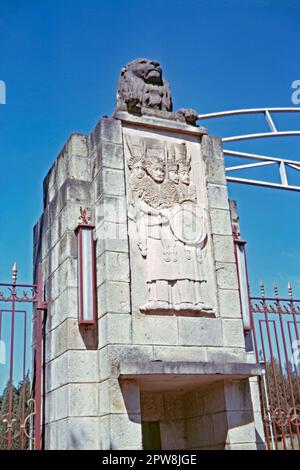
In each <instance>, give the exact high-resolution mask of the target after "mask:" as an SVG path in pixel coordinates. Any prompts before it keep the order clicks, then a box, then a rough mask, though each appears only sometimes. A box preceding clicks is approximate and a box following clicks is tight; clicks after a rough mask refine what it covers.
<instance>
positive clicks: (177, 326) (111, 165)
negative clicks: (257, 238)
mask: <svg viewBox="0 0 300 470" xmlns="http://www.w3.org/2000/svg"><path fill="white" fill-rule="evenodd" d="M195 121H196V112H195V111H193V110H185V109H183V110H179V111H177V112H173V109H172V99H171V95H170V90H169V87H168V84H167V82H166V81H165V80H164V79H163V77H162V71H161V68H160V65H159V64H158V63H157V62H155V61H148V60H146V59H145V60H144V59H143V60H136V61H133V62H131V63H130V64H128V65H127V66H126V67H125V68H124V69H123V70H122V73H121V78H120V82H119V88H118V97H117V107H116V111H115V114H114V116H113V117H112V118H103V119H101V120H100V122H99V123H98V124H97V126H96V127H95V129H94V130H93V131H92V133H91V134H90V135H89V136H84V135H81V134H73V135H72V136H71V138H70V139H69V141H68V142H67V144H66V146H65V147H64V149H63V151H62V152H61V153H60V155H59V156H58V158H57V160H56V162H55V164H54V166H53V167H52V168H51V170H50V172H49V174H48V176H47V177H46V179H45V183H44V212H43V215H42V217H41V219H40V221H39V222H38V224H37V226H36V227H35V254H36V257H35V261H37V260H41V261H42V264H43V273H44V281H45V287H46V295H47V301H48V303H49V311H48V316H47V321H46V327H45V357H44V362H45V384H46V386H45V391H44V401H45V413H44V422H45V447H46V448H49V449H54V448H56V449H60V448H64V449H74V448H75V449H84V448H88V449H119V450H120V449H142V448H148V449H149V448H155V449H158V448H162V449H205V448H212V449H224V448H227V449H239V448H243V449H254V448H256V447H257V446H258V445H259V446H262V445H263V439H264V437H263V431H262V429H261V426H260V424H261V421H260V413H259V403H258V398H257V394H256V392H257V388H255V387H257V385H256V382H255V379H253V378H254V377H256V376H257V375H258V374H259V373H260V369H259V366H258V365H257V364H255V360H254V358H253V354H252V353H249V352H246V349H245V340H244V331H243V322H242V318H241V308H240V299H239V288H238V279H237V271H236V265H235V257H234V245H233V236H232V229H231V220H230V211H229V204H228V193H227V184H226V179H225V171H224V159H223V151H222V145H221V140H220V139H218V138H215V137H211V136H209V135H208V133H207V130H206V129H204V128H202V127H197V126H196V125H195ZM80 207H86V208H87V210H88V212H89V214H90V217H91V219H92V222H93V224H94V225H95V232H94V238H95V243H96V249H95V257H96V266H97V273H96V288H97V324H96V325H92V326H86V327H82V326H81V327H79V325H78V320H77V310H78V309H77V290H78V286H77V268H78V260H77V252H76V238H75V234H74V229H75V227H76V225H77V222H78V216H79V215H80ZM250 385H251V387H252V389H253V390H252V392H251V390H250ZM254 415H256V418H257V419H256V421H255V420H254Z"/></svg>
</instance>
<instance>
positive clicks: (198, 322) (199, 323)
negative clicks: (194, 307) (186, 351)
mask: <svg viewBox="0 0 300 470" xmlns="http://www.w3.org/2000/svg"><path fill="white" fill-rule="evenodd" d="M178 336H179V344H181V345H185V346H222V345H223V338H222V327H221V322H220V319H219V318H183V317H182V318H178Z"/></svg>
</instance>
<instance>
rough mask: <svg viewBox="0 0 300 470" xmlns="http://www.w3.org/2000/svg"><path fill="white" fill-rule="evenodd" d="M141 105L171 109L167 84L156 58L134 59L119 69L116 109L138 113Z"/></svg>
mask: <svg viewBox="0 0 300 470" xmlns="http://www.w3.org/2000/svg"><path fill="white" fill-rule="evenodd" d="M142 107H144V108H148V109H149V108H150V109H151V108H152V109H155V110H159V111H172V99H171V94H170V90H169V85H168V83H167V82H166V81H165V80H164V79H163V76H162V68H161V66H160V63H159V62H158V61H156V60H149V59H135V60H133V61H131V62H129V63H128V64H127V65H125V67H123V68H122V70H121V76H120V80H119V86H118V95H117V111H128V112H132V113H138V112H139V110H141V108H142Z"/></svg>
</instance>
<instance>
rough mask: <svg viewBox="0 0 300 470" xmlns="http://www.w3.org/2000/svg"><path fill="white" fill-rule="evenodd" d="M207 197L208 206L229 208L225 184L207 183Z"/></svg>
mask: <svg viewBox="0 0 300 470" xmlns="http://www.w3.org/2000/svg"><path fill="white" fill-rule="evenodd" d="M207 197H208V206H209V208H215V209H226V210H229V203H228V193H227V187H226V186H220V185H218V184H212V183H209V184H208V185H207Z"/></svg>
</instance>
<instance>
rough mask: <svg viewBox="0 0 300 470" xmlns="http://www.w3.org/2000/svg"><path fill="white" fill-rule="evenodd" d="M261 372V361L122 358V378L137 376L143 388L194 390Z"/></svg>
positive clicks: (120, 374)
mask: <svg viewBox="0 0 300 470" xmlns="http://www.w3.org/2000/svg"><path fill="white" fill-rule="evenodd" d="M258 375H261V367H260V365H259V364H247V363H242V362H233V363H216V362H209V363H208V362H179V361H176V362H175V361H174V362H171V361H149V362H121V363H120V365H119V380H135V381H137V382H138V383H139V386H140V389H141V390H149V391H153V390H174V389H179V388H184V389H185V390H192V389H194V388H197V387H200V386H202V385H207V384H211V383H213V382H216V381H220V380H225V381H226V380H243V379H246V378H249V377H255V376H258Z"/></svg>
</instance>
